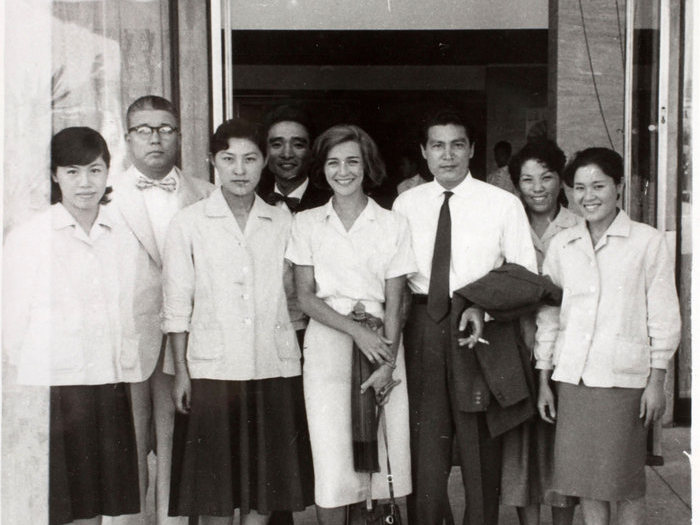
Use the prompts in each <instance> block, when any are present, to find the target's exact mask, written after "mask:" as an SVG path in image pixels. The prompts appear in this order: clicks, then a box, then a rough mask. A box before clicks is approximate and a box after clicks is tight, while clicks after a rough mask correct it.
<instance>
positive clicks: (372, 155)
mask: <svg viewBox="0 0 700 525" xmlns="http://www.w3.org/2000/svg"><path fill="white" fill-rule="evenodd" d="M344 142H356V143H357V144H358V145H359V146H360V153H361V154H362V165H363V166H364V169H365V172H364V179H363V181H362V184H363V186H365V187H370V188H371V187H377V186H380V185H381V183H382V182H383V181H384V179H385V178H386V168H385V166H384V161H383V160H382V157H381V155H380V154H379V148H377V145H376V144H375V142H374V140H372V137H370V136H369V135H368V134H367V132H366V131H365V130H363V129H362V128H360V127H358V126H355V125H353V124H338V125H336V126H333V127H331V128H328V129H327V130H326V131H324V132H323V133H321V134H320V135H319V136H318V138H317V139H316V140H315V141H314V147H313V155H312V157H313V160H312V162H311V178H312V180H313V181H314V184H315V185H316V186H320V187H324V186H325V180H326V178H325V172H324V165H325V163H326V158H327V157H328V152H329V151H330V150H331V149H332V148H334V147H335V146H337V145H338V144H342V143H344Z"/></svg>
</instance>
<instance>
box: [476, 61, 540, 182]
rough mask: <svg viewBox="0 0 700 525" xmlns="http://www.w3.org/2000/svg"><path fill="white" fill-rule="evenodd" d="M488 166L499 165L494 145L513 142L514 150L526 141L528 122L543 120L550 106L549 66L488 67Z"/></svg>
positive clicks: (529, 123)
mask: <svg viewBox="0 0 700 525" xmlns="http://www.w3.org/2000/svg"><path fill="white" fill-rule="evenodd" d="M485 89H486V103H487V120H486V121H487V127H486V141H487V143H486V152H487V170H488V171H489V172H490V171H492V170H494V169H496V164H495V162H494V160H493V146H494V145H495V144H496V142H498V141H500V140H506V141H508V142H510V144H511V146H512V147H513V153H515V152H516V151H518V150H519V149H520V148H521V147H522V146H524V145H525V142H526V138H527V131H528V129H529V128H528V126H531V125H533V124H535V123H536V122H538V121H539V117H540V116H543V115H542V114H543V113H546V107H547V66H546V65H541V66H503V67H488V68H486V87H485Z"/></svg>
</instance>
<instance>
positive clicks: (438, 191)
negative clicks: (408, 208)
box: [422, 171, 474, 199]
mask: <svg viewBox="0 0 700 525" xmlns="http://www.w3.org/2000/svg"><path fill="white" fill-rule="evenodd" d="M473 186H474V177H472V174H471V172H470V171H468V172H467V176H466V177H465V178H464V180H463V181H462V182H460V183H459V184H457V186H455V187H454V188H452V189H451V190H448V189H445V188H444V187H442V186H441V185H440V183H439V182H438V181H437V179H433V180H431V181H430V182H426V183H425V184H423V185H422V187H424V188H425V190H424V191H426V192H428V193H429V194H430V196H431V197H434V198H438V197H439V198H440V199H442V198H443V194H444V193H445V192H446V191H451V192H452V193H453V194H454V195H456V196H459V197H464V196H467V195H469V194H470V193H471V191H472V188H473Z"/></svg>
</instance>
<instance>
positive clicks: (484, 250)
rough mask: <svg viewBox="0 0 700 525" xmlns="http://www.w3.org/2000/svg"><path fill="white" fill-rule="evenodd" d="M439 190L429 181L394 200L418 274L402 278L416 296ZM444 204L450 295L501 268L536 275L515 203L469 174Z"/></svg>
mask: <svg viewBox="0 0 700 525" xmlns="http://www.w3.org/2000/svg"><path fill="white" fill-rule="evenodd" d="M445 191H446V190H445V188H443V187H442V186H440V184H439V183H438V182H437V181H436V180H433V181H431V182H428V183H426V184H421V185H420V186H416V187H415V188H411V189H410V190H408V191H406V192H404V193H402V194H401V195H399V196H398V197H397V199H396V201H395V202H394V210H395V211H397V212H398V213H400V214H401V215H403V216H404V217H406V218H407V219H408V224H409V228H410V231H411V241H412V245H413V252H414V253H415V256H416V262H417V264H418V272H416V273H414V274H412V275H410V276H409V277H408V284H409V286H410V288H411V290H412V291H413V293H417V294H427V293H428V288H429V286H430V272H431V267H432V259H433V248H434V246H435V233H436V231H437V223H438V217H439V215H440V207H441V206H442V202H443V200H444V193H445ZM450 191H452V193H453V194H454V195H453V196H452V197H451V198H450V200H449V207H450V217H451V222H452V238H451V247H452V255H451V258H450V295H451V294H452V292H453V291H454V290H457V289H459V288H462V287H463V286H466V285H467V284H469V283H471V282H473V281H475V280H477V279H479V278H480V277H483V276H484V275H486V274H487V273H488V272H489V271H491V270H493V269H494V268H497V267H499V266H501V265H502V264H503V263H504V262H511V263H516V264H520V265H522V266H524V267H525V268H527V269H528V270H530V271H533V272H536V271H537V262H536V258H535V250H534V248H533V246H532V240H531V238H530V224H529V223H528V220H527V216H526V215H525V210H524V209H523V206H522V204H521V202H520V200H519V199H518V198H517V197H515V196H514V195H512V194H510V193H508V192H506V191H504V190H501V189H500V188H497V187H495V186H492V185H490V184H487V183H485V182H482V181H479V180H476V179H474V178H473V177H472V176H471V175H470V174H467V177H466V178H465V179H464V181H462V182H461V183H460V184H458V185H457V186H456V187H454V188H453V189H452V190H450Z"/></svg>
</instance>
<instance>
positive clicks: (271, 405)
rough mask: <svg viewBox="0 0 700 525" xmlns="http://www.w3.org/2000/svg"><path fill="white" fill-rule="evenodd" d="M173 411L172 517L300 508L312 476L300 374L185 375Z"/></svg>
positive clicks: (309, 496)
mask: <svg viewBox="0 0 700 525" xmlns="http://www.w3.org/2000/svg"><path fill="white" fill-rule="evenodd" d="M190 405H191V411H190V413H189V414H187V415H184V414H179V413H178V414H176V415H175V431H174V437H173V461H172V476H171V480H170V508H169V514H170V515H171V516H232V515H233V513H234V510H235V509H237V508H240V509H241V512H243V513H248V512H250V510H256V511H257V512H260V513H263V514H267V513H269V512H272V511H276V510H287V511H299V510H303V509H304V508H306V507H307V506H308V505H311V504H312V503H313V498H314V480H313V464H312V461H311V448H310V445H309V434H308V429H307V426H306V411H305V408H304V395H303V392H302V381H301V377H300V376H297V377H290V378H272V379H260V380H251V381H221V380H211V379H193V380H192V399H191V403H190Z"/></svg>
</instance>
